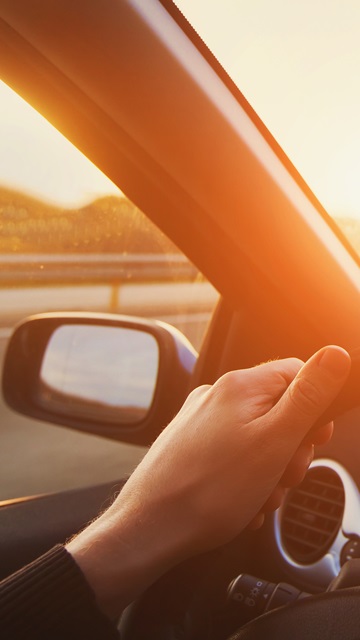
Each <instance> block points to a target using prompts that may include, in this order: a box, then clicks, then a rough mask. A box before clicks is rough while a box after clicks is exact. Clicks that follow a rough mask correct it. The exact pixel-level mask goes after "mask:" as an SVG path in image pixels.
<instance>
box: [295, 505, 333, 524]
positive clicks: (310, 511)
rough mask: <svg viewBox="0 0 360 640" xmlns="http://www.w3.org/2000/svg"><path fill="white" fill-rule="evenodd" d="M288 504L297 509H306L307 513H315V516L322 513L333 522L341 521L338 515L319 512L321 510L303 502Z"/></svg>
mask: <svg viewBox="0 0 360 640" xmlns="http://www.w3.org/2000/svg"><path fill="white" fill-rule="evenodd" d="M288 506H289V508H293V509H294V510H296V511H305V513H311V515H313V516H318V515H321V516H323V517H324V518H326V520H331V521H332V522H336V523H337V522H339V518H338V517H337V516H333V515H330V514H329V513H326V514H325V513H322V514H319V512H318V511H316V510H315V509H310V508H309V507H304V506H303V505H301V504H296V505H293V504H289V505H288Z"/></svg>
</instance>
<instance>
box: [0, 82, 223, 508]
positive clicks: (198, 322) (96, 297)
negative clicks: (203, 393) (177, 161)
mask: <svg viewBox="0 0 360 640" xmlns="http://www.w3.org/2000/svg"><path fill="white" fill-rule="evenodd" d="M0 115H1V117H0V129H1V131H0V136H1V140H2V144H1V146H0V299H1V306H0V322H1V325H0V357H1V363H2V360H3V356H4V352H5V349H6V344H7V341H8V338H9V336H10V334H11V332H12V328H13V326H14V324H16V322H17V321H19V320H20V319H21V318H24V317H26V316H28V315H30V314H32V313H38V312H44V311H55V310H56V311H63V310H78V311H80V310H82V311H85V310H86V311H102V312H112V313H122V314H131V315H137V316H145V317H151V318H157V319H161V320H164V321H165V322H169V323H171V324H173V325H174V326H176V327H177V328H178V329H180V330H181V331H182V332H183V333H184V334H185V335H186V336H187V337H188V338H189V340H190V341H191V342H192V343H193V345H194V347H195V348H196V349H199V346H200V344H201V341H202V338H203V335H204V332H205V329H206V326H207V324H208V322H209V319H210V316H211V313H212V310H213V308H214V306H215V304H216V301H217V298H218V294H217V292H216V291H215V290H214V288H213V287H212V286H211V285H210V284H209V283H208V282H207V281H206V280H205V278H204V277H203V276H202V275H201V274H200V273H199V272H198V271H197V269H196V268H195V267H194V266H193V265H192V264H191V263H190V262H189V261H188V260H187V259H186V257H185V256H184V255H182V254H181V252H180V251H179V250H178V248H177V247H176V246H175V245H174V244H173V243H172V242H171V241H170V240H169V239H168V238H167V237H166V236H165V235H164V234H163V233H162V232H161V231H160V230H159V229H158V228H157V227H156V226H155V225H153V224H152V223H151V222H150V221H149V220H148V219H147V218H146V216H145V215H144V214H143V213H142V212H141V211H139V209H137V207H136V206H135V205H134V204H133V203H131V202H130V201H129V200H128V199H127V198H126V197H125V196H124V194H123V193H121V191H120V190H119V189H118V188H117V187H116V186H115V185H114V184H113V183H111V182H110V181H109V180H108V179H107V178H106V176H104V175H103V174H102V173H101V172H100V171H99V170H98V169H97V168H96V167H95V166H94V165H93V164H92V163H91V162H90V161H89V160H88V159H87V158H85V157H84V156H83V155H82V154H81V153H80V152H79V151H78V150H77V149H75V148H74V147H73V146H72V145H71V144H70V143H69V142H68V141H67V140H66V139H65V138H64V137H63V136H61V134H59V133H58V132H57V131H56V130H55V129H54V128H53V127H52V126H51V125H50V124H49V123H48V122H47V121H46V120H45V119H44V118H42V116H41V115H39V114H38V113H37V112H36V111H34V110H33V109H32V108H31V107H30V106H29V105H28V104H27V103H26V102H24V101H23V100H22V99H21V98H20V97H19V96H17V95H16V94H15V93H14V92H13V91H12V90H10V89H9V88H8V87H7V86H6V85H5V84H4V83H0ZM0 412H1V422H0V501H1V500H7V499H12V498H17V497H21V496H25V495H34V494H39V493H46V492H52V491H59V490H65V489H70V488H75V487H79V486H84V485H89V484H96V483H99V482H105V481H108V480H109V481H111V480H116V479H119V478H120V477H122V476H124V475H126V474H128V473H129V472H131V471H132V469H133V468H134V466H135V465H136V463H137V462H138V461H139V460H140V458H141V457H142V455H143V453H144V451H143V449H142V448H139V447H135V446H131V445H124V444H121V443H117V442H112V441H108V440H105V439H102V438H98V437H94V436H89V435H84V434H79V433H77V432H75V431H70V430H67V429H65V428H60V427H55V426H53V425H51V426H50V425H47V424H45V423H40V422H37V421H34V420H30V419H27V418H25V417H22V416H19V415H17V414H15V413H14V412H11V411H10V410H9V409H8V408H7V407H6V406H5V405H4V403H3V402H2V401H1V402H0Z"/></svg>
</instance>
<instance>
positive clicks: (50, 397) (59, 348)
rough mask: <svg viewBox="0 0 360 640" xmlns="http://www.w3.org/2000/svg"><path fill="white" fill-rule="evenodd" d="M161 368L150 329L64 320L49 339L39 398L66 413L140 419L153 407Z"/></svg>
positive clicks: (108, 419)
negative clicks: (71, 322) (147, 331)
mask: <svg viewBox="0 0 360 640" xmlns="http://www.w3.org/2000/svg"><path fill="white" fill-rule="evenodd" d="M158 368H159V347H158V344H157V341H156V339H155V338H154V336H152V335H151V334H149V333H146V332H143V331H138V330H135V329H128V328H124V327H115V326H104V325H101V326H100V325H88V324H66V325H63V326H60V327H58V328H57V329H56V330H55V331H54V333H53V334H52V336H51V338H50V340H49V342H48V345H47V348H46V351H45V354H44V359H43V362H42V366H41V371H40V384H39V389H38V402H39V403H40V405H41V406H42V407H43V408H45V409H49V410H50V411H56V412H57V413H61V414H62V415H67V414H71V415H74V416H77V417H83V418H84V419H86V420H91V419H93V420H103V421H104V423H109V422H111V423H120V424H129V423H137V422H140V421H141V420H142V419H143V418H144V417H145V416H146V414H147V412H148V411H149V408H150V406H151V403H152V400H153V397H154V392H155V387H156V381H157V375H158Z"/></svg>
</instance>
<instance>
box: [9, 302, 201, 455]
mask: <svg viewBox="0 0 360 640" xmlns="http://www.w3.org/2000/svg"><path fill="white" fill-rule="evenodd" d="M110 343H111V344H112V343H113V348H112V346H111V344H110ZM132 351H134V353H133V355H132ZM89 352H90V353H89ZM196 358H197V353H196V351H195V349H194V348H193V347H192V345H191V343H190V342H189V341H188V340H187V338H185V336H184V335H183V334H182V333H181V332H180V331H178V330H177V329H175V328H174V327H172V326H171V325H167V324H166V323H163V322H159V321H155V320H147V319H142V318H135V317H130V316H121V315H112V314H101V313H74V312H73V313H45V314H39V315H35V316H31V317H29V318H27V319H25V320H24V321H22V322H21V323H20V324H19V325H18V326H17V327H16V328H15V330H14V333H13V335H12V336H11V338H10V341H9V344H8V347H7V351H6V354H5V360H4V366H3V380H2V387H3V395H4V399H5V401H6V402H7V404H8V405H9V406H10V407H11V408H12V409H14V410H15V411H17V412H19V413H21V414H24V415H26V416H29V417H32V418H36V419H38V420H44V421H46V422H50V423H54V424H58V425H62V426H66V427H70V428H72V429H76V430H79V431H83V432H86V433H92V434H96V435H98V436H103V437H106V438H112V439H115V440H120V441H123V442H128V443H133V444H140V445H149V444H151V443H152V442H153V441H154V439H155V438H156V437H157V435H158V434H159V433H160V432H161V430H162V429H163V428H164V427H165V426H166V425H167V424H168V422H170V420H171V419H172V418H173V416H174V415H175V414H176V413H177V411H178V410H179V409H180V407H181V406H182V404H183V402H184V400H185V398H186V396H187V394H188V392H189V390H190V381H191V374H192V371H193V368H194V365H195V362H196ZM122 364H123V365H124V367H123V368H124V370H122ZM138 379H139V382H138ZM119 380H120V383H119Z"/></svg>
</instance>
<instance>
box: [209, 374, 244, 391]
mask: <svg viewBox="0 0 360 640" xmlns="http://www.w3.org/2000/svg"><path fill="white" fill-rule="evenodd" d="M239 386H240V381H239V375H238V372H237V371H228V372H227V373H224V375H223V376H221V378H219V379H218V380H217V381H216V382H215V384H214V386H213V389H214V391H215V392H216V393H220V394H221V395H224V396H225V397H233V396H234V395H235V394H238V393H239Z"/></svg>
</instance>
